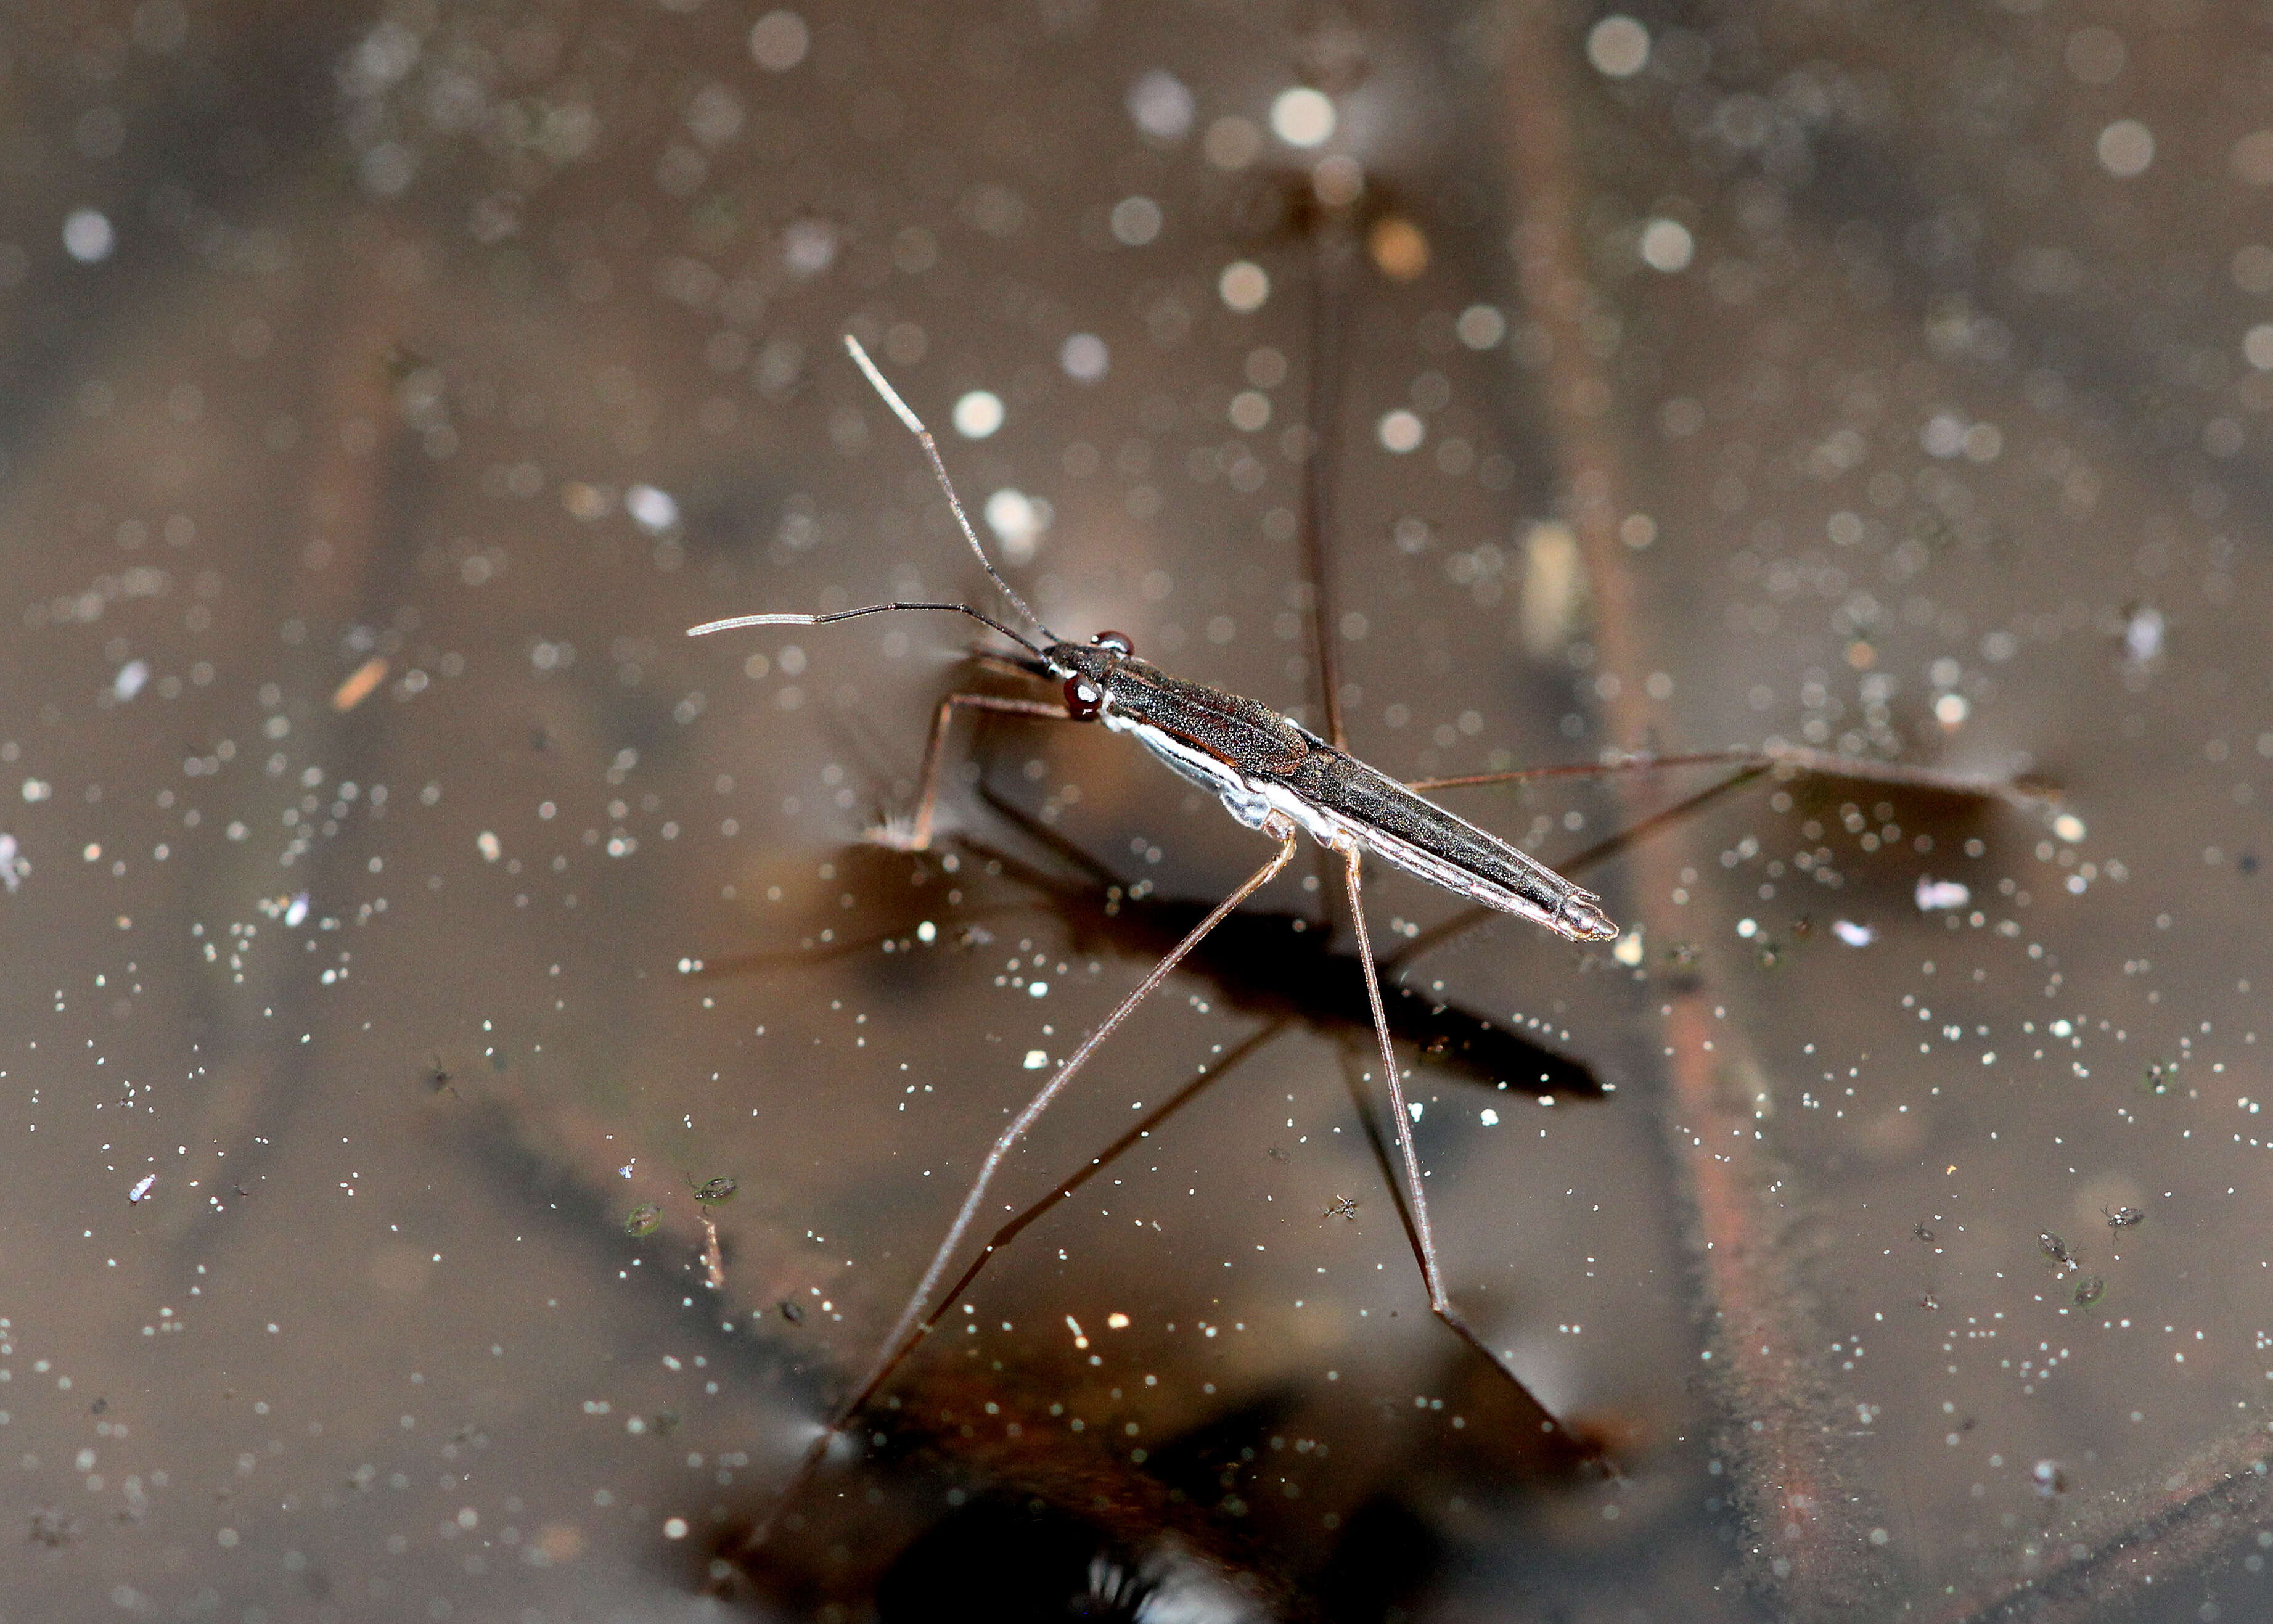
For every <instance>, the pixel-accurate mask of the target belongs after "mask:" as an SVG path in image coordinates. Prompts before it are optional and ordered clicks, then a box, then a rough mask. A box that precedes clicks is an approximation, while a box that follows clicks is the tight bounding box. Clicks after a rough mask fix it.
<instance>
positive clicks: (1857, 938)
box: [1831, 919, 1879, 947]
mask: <svg viewBox="0 0 2273 1624" xmlns="http://www.w3.org/2000/svg"><path fill="white" fill-rule="evenodd" d="M1831 934H1832V935H1833V936H1837V937H1838V938H1839V939H1840V940H1841V941H1842V942H1844V943H1845V944H1847V945H1848V946H1849V947H1868V946H1870V945H1871V944H1872V943H1873V942H1875V941H1877V940H1878V939H1879V933H1878V932H1877V931H1876V930H1874V929H1872V928H1871V927H1870V926H1868V925H1858V924H1857V923H1856V922H1855V921H1853V920H1851V919H1834V920H1833V921H1831Z"/></svg>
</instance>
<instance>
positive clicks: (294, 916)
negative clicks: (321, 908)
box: [284, 891, 308, 928]
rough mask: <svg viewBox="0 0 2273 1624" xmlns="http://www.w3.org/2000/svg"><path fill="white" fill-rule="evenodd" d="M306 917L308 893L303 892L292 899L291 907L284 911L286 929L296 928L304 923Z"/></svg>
mask: <svg viewBox="0 0 2273 1624" xmlns="http://www.w3.org/2000/svg"><path fill="white" fill-rule="evenodd" d="M307 917H308V893H307V892H306V891H302V892H301V893H300V894H299V895H298V896H296V897H295V898H292V903H291V906H289V907H287V908H286V909H285V910H284V923H285V925H286V926H287V927H288V928H296V927H297V926H299V925H301V924H302V923H304V922H305V921H306V920H307Z"/></svg>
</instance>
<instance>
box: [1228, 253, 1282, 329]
mask: <svg viewBox="0 0 2273 1624" xmlns="http://www.w3.org/2000/svg"><path fill="white" fill-rule="evenodd" d="M1215 290H1216V292H1217V294H1218V295H1219V297H1221V298H1222V300H1223V302H1224V304H1225V305H1227V307H1229V308H1230V309H1232V310H1234V311H1236V312H1238V313H1239V314H1241V315H1242V316H1247V315H1252V314H1253V313H1254V312H1257V311H1258V310H1261V309H1262V308H1263V301H1264V300H1265V299H1267V298H1269V297H1271V277H1270V274H1269V273H1267V272H1265V271H1264V268H1263V267H1261V266H1259V265H1257V264H1256V263H1255V262H1254V261H1253V260H1252V259H1234V260H1233V261H1232V262H1231V263H1230V264H1229V265H1227V266H1225V267H1223V274H1222V275H1220V276H1219V277H1217V278H1216V284H1215Z"/></svg>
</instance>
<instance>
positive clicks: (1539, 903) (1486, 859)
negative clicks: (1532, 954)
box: [1283, 748, 1618, 942]
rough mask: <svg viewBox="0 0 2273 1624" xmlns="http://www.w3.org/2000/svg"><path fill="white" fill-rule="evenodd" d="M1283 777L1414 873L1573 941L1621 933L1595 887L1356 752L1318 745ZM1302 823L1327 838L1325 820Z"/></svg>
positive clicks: (1370, 847)
mask: <svg viewBox="0 0 2273 1624" xmlns="http://www.w3.org/2000/svg"><path fill="white" fill-rule="evenodd" d="M1283 782H1284V784H1285V786H1286V787H1287V790H1288V791H1290V792H1292V793H1294V795H1295V796H1297V797H1298V798H1299V799H1300V800H1302V801H1307V802H1309V803H1310V804H1311V805H1313V806H1315V807H1317V808H1318V810H1319V811H1320V812H1321V813H1324V814H1325V815H1327V816H1328V817H1329V818H1330V819H1331V820H1332V821H1333V822H1334V823H1336V824H1338V825H1339V828H1340V830H1341V831H1345V832H1346V833H1347V835H1348V837H1349V838H1353V839H1354V840H1356V841H1357V843H1358V844H1359V845H1360V846H1362V847H1364V849H1365V850H1367V851H1369V852H1371V853H1373V854H1374V855H1375V856H1377V857H1379V858H1381V859H1382V860H1383V861H1385V862H1390V863H1393V864H1395V865H1396V866H1397V867H1398V868H1403V869H1404V870H1406V871H1407V873H1408V874H1413V875H1416V876H1419V877H1421V878H1422V879H1424V880H1428V881H1429V882H1431V883H1435V884H1437V885H1441V886H1443V887H1444V889H1445V890H1447V891H1454V892H1457V893H1459V895H1461V896H1464V897H1470V898H1474V899H1475V900H1476V901H1478V902H1481V903H1482V904H1484V905H1485V906H1488V907H1494V908H1497V909H1499V910H1500V911H1501V912H1502V913H1506V914H1519V915H1520V916H1521V917H1523V918H1525V919H1528V920H1530V921H1533V922H1534V923H1535V924H1539V925H1542V926H1544V927H1545V928H1546V929H1549V930H1551V931H1553V932H1555V934H1556V935H1557V936H1563V937H1565V938H1567V939H1569V940H1571V941H1573V942H1605V941H1608V940H1609V939H1610V938H1611V937H1612V936H1617V934H1618V928H1617V926H1616V925H1614V924H1612V923H1611V922H1610V921H1609V917H1608V916H1607V915H1606V914H1603V912H1602V906H1601V903H1602V898H1599V897H1597V896H1596V895H1595V894H1594V892H1592V891H1587V890H1586V889H1584V888H1583V887H1581V886H1579V885H1577V884H1574V883H1572V882H1571V881H1569V880H1566V879H1564V877H1563V876H1561V875H1559V874H1557V873H1556V872H1555V870H1554V869H1552V868H1549V867H1548V866H1547V865H1546V864H1544V863H1542V862H1540V861H1537V860H1535V859H1534V858H1532V857H1529V856H1527V855H1526V854H1525V853H1522V852H1520V851H1519V850H1517V849H1516V848H1515V847H1514V846H1511V845H1509V844H1508V843H1507V842H1506V841H1504V840H1503V839H1501V838H1499V837H1498V836H1497V835H1495V834H1491V833H1489V832H1488V831H1484V830H1482V829H1479V828H1477V827H1476V826H1475V825H1474V823H1469V822H1468V821H1467V819H1465V818H1460V817H1455V816H1452V814H1451V813H1450V812H1447V811H1445V810H1444V808H1442V807H1440V806H1437V805H1436V804H1435V803H1433V802H1431V801H1424V800H1422V798H1421V797H1420V796H1418V795H1416V794H1414V793H1413V792H1412V791H1411V790H1408V789H1407V788H1406V787H1405V786H1403V785H1401V784H1399V783H1398V782H1397V781H1396V780H1395V779H1393V778H1389V777H1387V776H1386V775H1384V774H1383V773H1380V772H1378V771H1375V770H1374V769H1373V768H1371V767H1369V766H1367V765H1366V764H1365V763H1363V762H1362V761H1359V760H1357V759H1356V758H1355V757H1354V756H1347V755H1345V754H1343V753H1342V752H1340V751H1339V750H1334V749H1332V748H1324V749H1318V750H1315V751H1313V752H1312V753H1311V754H1310V755H1309V756H1308V757H1307V758H1306V759H1305V760H1304V761H1303V762H1302V763H1301V764H1300V765H1299V766H1298V767H1296V768H1295V770H1294V771H1293V772H1291V773H1288V774H1287V775H1286V777H1285V778H1284V780H1283ZM1302 821H1303V822H1305V823H1309V824H1310V825H1311V826H1312V832H1313V833H1317V834H1319V835H1320V836H1321V838H1326V837H1325V835H1324V831H1323V830H1321V829H1319V828H1318V827H1317V823H1318V822H1319V820H1318V819H1317V818H1315V817H1313V818H1305V819H1303V820H1302Z"/></svg>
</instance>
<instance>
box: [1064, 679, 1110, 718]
mask: <svg viewBox="0 0 2273 1624" xmlns="http://www.w3.org/2000/svg"><path fill="white" fill-rule="evenodd" d="M1065 708H1066V714H1067V715H1068V716H1070V717H1071V718H1073V719H1074V720H1075V721H1076V722H1093V721H1095V720H1097V713H1098V712H1099V711H1102V710H1104V709H1105V690H1104V689H1103V688H1099V687H1098V686H1097V684H1096V683H1094V682H1092V681H1091V680H1089V679H1088V678H1087V677H1068V678H1067V679H1066V685H1065Z"/></svg>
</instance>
